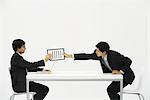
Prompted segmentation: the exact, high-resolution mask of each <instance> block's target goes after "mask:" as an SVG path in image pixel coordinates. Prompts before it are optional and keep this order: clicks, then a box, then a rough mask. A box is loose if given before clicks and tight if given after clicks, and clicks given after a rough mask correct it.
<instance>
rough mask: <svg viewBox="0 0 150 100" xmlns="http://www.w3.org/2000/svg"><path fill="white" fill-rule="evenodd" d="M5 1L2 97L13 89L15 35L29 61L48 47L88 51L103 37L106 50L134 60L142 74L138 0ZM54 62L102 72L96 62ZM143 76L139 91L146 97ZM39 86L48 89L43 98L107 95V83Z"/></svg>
mask: <svg viewBox="0 0 150 100" xmlns="http://www.w3.org/2000/svg"><path fill="white" fill-rule="evenodd" d="M4 1H5V2H4V4H3V3H1V4H3V6H4V7H3V9H4V10H3V11H4V14H3V27H2V28H3V33H2V35H1V37H2V39H1V42H3V44H2V45H1V46H2V53H3V54H2V59H3V60H1V61H2V66H1V67H0V68H1V70H0V71H1V72H0V74H1V76H5V78H3V79H2V83H0V84H1V88H2V89H1V90H2V91H1V94H0V96H1V98H3V99H2V100H8V98H9V96H10V94H11V93H12V89H11V84H10V76H9V73H8V67H9V66H10V57H11V56H12V54H13V50H12V47H11V43H12V41H13V40H14V39H16V38H21V39H23V40H25V41H26V47H27V50H26V52H25V54H24V58H25V59H27V60H29V61H37V60H40V59H42V58H43V57H44V55H45V54H46V49H49V48H59V47H64V48H65V51H66V52H67V53H80V52H85V53H91V52H93V50H94V49H95V45H96V44H97V43H98V42H99V41H107V42H108V43H109V44H110V46H111V49H114V50H117V51H119V52H120V53H122V54H124V55H127V56H129V57H130V58H131V59H132V60H133V64H132V66H131V67H132V68H133V70H134V71H135V73H136V74H137V75H138V74H140V73H144V72H146V68H147V65H148V64H147V62H148V61H147V37H146V36H147V33H146V32H147V31H146V25H147V18H146V15H147V14H146V7H145V3H144V1H143V0H4ZM51 65H52V63H51V62H48V63H47V64H46V66H48V67H49V66H51ZM54 65H55V66H54V67H53V70H75V71H91V70H92V71H96V72H97V71H101V69H100V66H99V63H98V62H96V61H90V62H89V61H73V60H66V61H60V62H56V63H55V64H54ZM92 66H94V67H92ZM50 68H51V67H50ZM144 75H145V74H144ZM146 76H147V75H145V77H144V78H145V79H146ZM145 79H143V88H142V90H141V92H142V93H143V94H144V95H145V97H146V98H148V94H147V93H146V91H147V90H146V89H147V88H146V87H147V85H146V82H145ZM43 84H46V85H48V86H49V87H50V93H49V94H48V96H47V98H46V100H48V99H51V98H53V99H54V100H58V99H59V98H61V99H62V98H64V100H66V99H68V100H69V99H70V98H71V99H72V98H76V99H78V100H81V99H82V100H83V99H87V98H88V99H89V100H92V99H93V98H94V100H98V99H99V98H101V99H105V98H106V99H108V96H107V93H106V87H107V85H108V84H109V83H108V82H107V83H101V82H100V83H97V82H93V83H91V82H87V83H85V82H83V83H79V82H74V83H65V82H62V83H58V82H53V83H49V82H44V83H43ZM134 84H136V82H135V83H134ZM133 86H134V85H133ZM70 91H71V92H70ZM93 91H94V92H93ZM68 93H69V94H68ZM90 98H91V99H90ZM125 98H131V99H132V100H133V99H135V98H136V97H135V96H128V97H126V96H125ZM128 100H129V99H128ZM146 100H147V99H146Z"/></svg>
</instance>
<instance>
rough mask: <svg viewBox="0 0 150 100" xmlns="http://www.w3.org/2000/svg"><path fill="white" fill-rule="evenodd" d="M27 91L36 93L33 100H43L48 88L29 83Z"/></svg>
mask: <svg viewBox="0 0 150 100" xmlns="http://www.w3.org/2000/svg"><path fill="white" fill-rule="evenodd" d="M29 91H30V92H36V94H35V95H34V100H43V99H44V98H45V96H46V95H47V93H48V91H49V88H48V87H47V86H45V85H42V84H39V83H35V82H30V83H29Z"/></svg>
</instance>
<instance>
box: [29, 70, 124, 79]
mask: <svg viewBox="0 0 150 100" xmlns="http://www.w3.org/2000/svg"><path fill="white" fill-rule="evenodd" d="M26 78H27V79H28V80H51V81H52V80H54V81H57V80H58V81H61V80H62V81H63V80H64V81H65V80H83V81H84V80H87V81H88V80H89V81H90V80H95V81H96V80H116V81H119V80H122V79H123V76H122V75H121V74H111V73H106V74H103V73H98V72H79V71H56V72H28V74H27V77H26Z"/></svg>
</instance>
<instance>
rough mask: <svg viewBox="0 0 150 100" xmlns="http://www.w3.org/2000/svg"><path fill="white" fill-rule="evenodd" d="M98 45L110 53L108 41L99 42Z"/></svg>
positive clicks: (100, 48) (101, 49) (102, 50)
mask: <svg viewBox="0 0 150 100" xmlns="http://www.w3.org/2000/svg"><path fill="white" fill-rule="evenodd" d="M96 47H97V48H98V49H99V50H100V51H101V52H104V51H106V52H107V53H108V51H109V49H110V46H109V44H108V43H107V42H99V43H98V44H97V45H96Z"/></svg>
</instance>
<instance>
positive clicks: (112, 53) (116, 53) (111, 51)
mask: <svg viewBox="0 0 150 100" xmlns="http://www.w3.org/2000/svg"><path fill="white" fill-rule="evenodd" d="M109 54H110V55H120V53H119V52H117V51H114V50H109Z"/></svg>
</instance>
